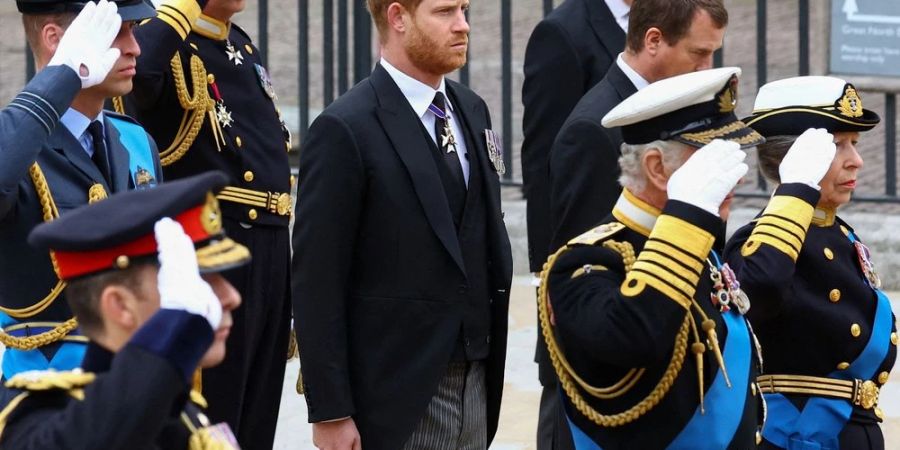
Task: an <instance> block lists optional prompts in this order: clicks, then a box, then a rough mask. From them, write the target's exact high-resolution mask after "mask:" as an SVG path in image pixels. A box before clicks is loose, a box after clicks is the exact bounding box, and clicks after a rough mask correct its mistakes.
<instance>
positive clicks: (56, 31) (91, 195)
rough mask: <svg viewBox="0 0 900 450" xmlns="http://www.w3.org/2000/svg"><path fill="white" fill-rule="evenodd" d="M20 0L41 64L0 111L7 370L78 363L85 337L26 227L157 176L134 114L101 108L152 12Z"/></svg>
mask: <svg viewBox="0 0 900 450" xmlns="http://www.w3.org/2000/svg"><path fill="white" fill-rule="evenodd" d="M116 5H118V8H117V7H116ZM17 6H18V8H19V11H21V12H22V13H23V14H24V16H23V23H24V25H25V31H26V32H25V34H26V37H27V39H28V42H29V45H30V46H31V49H32V51H33V52H34V56H35V63H36V65H37V67H38V68H39V69H40V71H39V72H38V74H37V75H36V77H35V79H34V80H33V81H32V82H31V83H29V84H28V86H26V88H25V90H24V91H23V92H22V93H20V94H19V95H18V96H17V97H16V98H15V99H14V100H13V101H12V103H10V106H9V107H8V108H6V109H5V110H4V111H3V113H2V115H3V119H4V121H3V122H2V132H0V148H2V149H3V151H2V155H0V168H2V169H0V311H2V312H0V327H2V328H3V329H2V331H0V338H2V342H3V344H4V345H5V346H6V347H7V349H6V351H5V352H4V354H3V367H2V372H3V376H4V378H8V377H12V376H14V375H15V374H17V373H19V372H23V371H28V370H46V369H48V368H49V369H56V370H66V369H72V368H74V367H77V366H78V364H79V363H80V362H81V359H82V356H83V355H84V351H85V343H86V342H87V338H85V337H84V336H82V335H81V333H80V331H79V329H78V323H77V322H76V320H75V319H74V318H73V317H72V312H71V311H70V310H69V307H68V305H67V304H66V301H65V292H64V289H65V287H66V283H65V282H64V281H62V280H60V279H59V278H58V274H57V264H56V260H55V259H54V258H53V257H52V255H50V254H49V253H48V252H46V251H38V250H36V249H34V248H31V247H29V246H28V245H27V244H26V242H25V237H26V236H27V235H28V232H29V231H31V229H33V228H34V227H36V226H37V225H39V224H40V223H42V222H49V221H52V220H54V219H55V218H57V217H59V216H60V215H64V214H65V213H66V212H68V211H69V210H71V209H74V208H76V207H78V206H80V205H84V204H87V203H92V202H95V201H98V200H102V199H104V198H106V196H107V195H108V194H112V193H115V192H120V191H125V190H128V189H134V188H138V189H141V188H146V187H150V186H153V185H155V184H156V183H157V182H158V181H159V180H160V167H159V158H158V157H157V153H156V144H154V142H153V140H152V139H151V138H150V137H149V136H148V135H147V134H146V132H145V131H144V130H143V128H141V127H140V126H139V125H137V123H135V122H134V121H133V120H132V119H131V118H129V117H126V116H121V115H118V114H115V113H112V112H110V111H104V110H103V102H104V100H105V99H106V98H109V97H112V96H115V95H122V94H124V93H127V92H128V91H129V90H131V79H132V77H133V76H134V65H135V58H136V57H137V55H138V54H140V48H139V47H138V45H137V43H136V42H135V40H134V36H133V35H132V27H133V26H134V23H135V22H136V21H138V20H141V19H145V18H147V17H149V16H151V15H153V9H152V8H150V7H149V6H147V5H146V4H144V3H143V2H142V1H139V0H122V1H115V2H113V1H110V2H107V1H106V0H101V1H100V2H97V3H93V2H87V3H85V2H83V1H68V0H55V1H43V0H42V1H35V0H19V1H18V2H17ZM82 9H85V10H86V12H85V14H84V15H80V16H77V17H76V14H77V13H78V12H79V11H82ZM111 47H112V48H111ZM7 120H8V122H7Z"/></svg>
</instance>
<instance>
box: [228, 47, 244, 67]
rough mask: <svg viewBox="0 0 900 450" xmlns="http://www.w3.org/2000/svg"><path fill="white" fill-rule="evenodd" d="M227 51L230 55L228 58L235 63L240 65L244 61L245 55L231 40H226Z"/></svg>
mask: <svg viewBox="0 0 900 450" xmlns="http://www.w3.org/2000/svg"><path fill="white" fill-rule="evenodd" d="M225 53H226V54H227V55H228V60H229V61H231V62H233V63H234V65H236V66H239V65H241V64H243V63H244V55H243V54H241V50H240V49H238V48H234V46H233V45H231V41H225Z"/></svg>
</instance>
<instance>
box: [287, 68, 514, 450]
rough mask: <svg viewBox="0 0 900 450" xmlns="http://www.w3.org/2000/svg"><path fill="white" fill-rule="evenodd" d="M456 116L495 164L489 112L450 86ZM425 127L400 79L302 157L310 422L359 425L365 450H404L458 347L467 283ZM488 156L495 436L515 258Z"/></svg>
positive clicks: (385, 81)
mask: <svg viewBox="0 0 900 450" xmlns="http://www.w3.org/2000/svg"><path fill="white" fill-rule="evenodd" d="M447 90H448V93H449V95H450V98H451V101H453V102H454V106H455V111H456V112H457V114H460V115H461V116H462V119H463V123H464V124H465V125H466V126H467V127H468V131H469V134H470V135H471V136H472V138H473V141H474V143H475V145H474V148H469V149H468V151H469V152H482V153H481V154H482V155H487V153H486V152H487V149H486V144H485V140H484V137H483V136H484V133H483V130H485V129H487V128H490V126H491V124H490V117H489V114H488V109H487V105H486V104H485V103H484V101H483V100H482V99H481V98H480V97H478V96H477V95H476V94H475V93H474V92H472V91H470V90H469V89H467V88H465V87H463V86H461V85H459V84H457V83H454V82H452V81H449V80H448V81H447ZM426 139H428V137H427V135H426V134H425V133H424V132H423V127H422V125H421V122H420V121H419V118H418V117H417V116H416V114H415V113H414V112H413V110H412V108H411V107H410V106H409V103H408V102H407V100H406V99H405V98H404V97H403V94H402V93H401V92H400V89H399V88H398V87H397V85H396V84H395V83H394V81H393V80H392V79H391V77H390V75H388V73H387V72H386V71H385V70H384V69H383V68H382V67H381V66H377V67H376V68H375V70H374V72H373V73H372V75H371V76H370V77H369V78H368V79H366V80H363V81H362V82H360V83H359V84H358V85H356V86H355V87H354V88H353V89H351V90H350V91H349V92H347V93H346V94H345V95H343V96H342V97H341V98H339V99H338V100H336V101H335V102H334V103H333V104H331V105H330V106H329V107H328V108H326V109H325V111H323V112H322V114H321V115H320V116H319V117H318V118H317V119H316V120H315V122H314V123H313V124H312V126H311V127H310V130H309V133H308V135H307V138H306V141H305V142H304V144H303V146H302V148H301V153H300V177H299V179H300V184H299V190H298V194H297V207H296V215H297V217H302V218H303V220H297V221H296V223H295V225H294V234H293V247H294V258H293V262H292V275H293V280H292V287H293V301H294V317H295V318H296V324H297V335H298V337H299V344H300V349H301V350H300V354H301V360H302V370H303V381H304V385H305V389H306V401H307V405H308V409H309V419H310V421H311V422H319V421H323V420H329V419H337V418H342V417H346V416H352V417H353V419H354V421H355V422H356V426H357V427H358V428H359V431H360V434H361V436H362V443H363V446H364V447H365V448H366V449H392V450H393V449H397V448H401V446H402V445H403V443H404V442H405V441H406V440H407V439H408V437H409V435H410V434H411V433H412V431H413V430H414V429H415V427H416V425H417V424H418V422H419V420H420V418H421V417H422V415H423V414H424V412H425V410H426V407H427V405H428V402H429V400H430V399H431V397H432V395H433V394H434V393H435V391H436V388H437V384H438V381H439V380H440V379H441V377H442V376H443V375H444V373H445V372H446V367H447V363H448V362H449V360H450V358H451V354H452V352H453V350H454V346H455V344H456V339H457V338H458V336H459V332H460V327H461V324H462V319H463V311H464V306H465V304H464V301H463V300H464V299H465V298H467V297H466V295H465V294H466V286H467V274H466V267H465V264H464V262H463V257H462V251H461V249H460V243H459V240H458V238H457V233H456V230H455V227H454V223H453V218H452V217H451V214H450V209H449V206H448V203H447V198H446V195H445V194H444V191H443V187H442V185H441V181H440V178H439V176H438V171H437V166H436V165H435V162H434V159H433V158H432V156H431V155H430V154H429V153H428V152H429V151H431V150H430V149H429V147H428V145H429V144H428V142H427V141H426ZM487 161H488V159H487V158H485V157H482V158H474V159H471V160H470V163H471V164H472V165H471V167H470V170H472V171H476V170H477V171H480V173H481V176H482V178H483V180H484V183H485V189H484V190H483V192H484V194H485V196H484V201H485V203H486V205H487V208H486V210H487V222H488V223H487V224H486V230H487V236H488V239H487V241H486V242H485V245H487V246H488V258H489V259H488V267H489V272H490V273H489V274H488V279H489V283H490V297H491V335H490V338H491V339H490V356H489V357H488V359H487V360H486V361H485V363H486V369H487V397H488V409H487V414H488V415H487V417H488V437H489V439H490V438H492V437H493V435H494V433H495V431H496V427H497V420H498V416H499V409H500V394H501V391H502V384H503V364H504V360H505V354H506V327H507V323H506V322H507V312H508V304H509V286H510V283H511V277H512V258H511V256H510V247H509V238H508V237H507V234H506V228H505V226H504V224H503V220H502V218H501V212H500V194H499V177H498V175H497V174H496V172H494V171H493V170H492V169H491V167H490V165H489V163H488V162H487Z"/></svg>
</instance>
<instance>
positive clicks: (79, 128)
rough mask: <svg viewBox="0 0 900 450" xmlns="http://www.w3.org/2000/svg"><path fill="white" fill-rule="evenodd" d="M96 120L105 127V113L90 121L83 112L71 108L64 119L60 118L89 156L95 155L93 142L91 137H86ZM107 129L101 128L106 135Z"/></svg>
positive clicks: (64, 114) (101, 112)
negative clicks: (89, 127)
mask: <svg viewBox="0 0 900 450" xmlns="http://www.w3.org/2000/svg"><path fill="white" fill-rule="evenodd" d="M95 120H99V121H100V124H101V125H103V111H100V114H99V115H98V116H97V117H95V118H94V119H90V118H88V117H87V116H85V115H84V114H82V113H81V112H79V111H76V110H74V109H72V108H69V109H67V110H66V112H65V113H63V115H62V117H60V118H59V121H60V122H62V124H63V126H65V127H66V129H67V130H69V133H72V136H75V139H77V140H78V142H79V143H81V146H82V147H83V148H84V149H85V151H87V152H88V154H92V153H93V141H92V140H91V138H90V136H86V135H85V132H86V131H87V128H88V125H90V124H91V122H93V121H95ZM105 128H106V127H102V128H101V129H102V130H103V133H104V135H105V134H106V129H105Z"/></svg>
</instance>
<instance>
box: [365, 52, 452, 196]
mask: <svg viewBox="0 0 900 450" xmlns="http://www.w3.org/2000/svg"><path fill="white" fill-rule="evenodd" d="M381 66H382V67H384V70H386V71H387V73H388V75H390V76H391V78H392V79H393V80H394V83H396V84H397V87H399V88H400V92H401V93H403V96H404V97H406V101H408V102H409V106H412V109H413V111H415V113H416V115H418V116H419V120H421V121H422V125H424V126H425V130H426V131H427V132H428V135H429V136H431V139H432V140H434V143H435V144H437V146H438V148H440V147H441V145H440V144H439V143H438V140H437V136H435V135H434V121H435V116H434V114H433V113H431V112H429V111H428V105H431V102H432V101H433V100H434V95H435V94H436V93H438V92H441V93H443V94H444V98H446V108H445V109H446V111H447V116H449V117H450V129H451V130H452V131H453V136H454V137H455V138H456V157H457V158H459V164H460V165H461V166H462V171H463V177H464V178H465V179H466V186H468V185H469V158H468V157H467V154H468V149H467V148H466V135H465V134H463V130H462V124H460V122H459V120H458V119H457V118H456V114H455V112H454V108H453V104H452V103H451V102H450V96H449V95H447V89H446V83H445V81H444V78H441V85H440V86H438V88H437V90H435V89H434V88H432V87H431V86H429V85H427V84H425V83H422V82H421V81H419V80H416V79H415V78H413V77H411V76H409V75H407V74H405V73H403V72H401V71H400V69H397V68H396V67H394V66H392V65H391V63H389V62H387V60H385V59H384V58H381Z"/></svg>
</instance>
